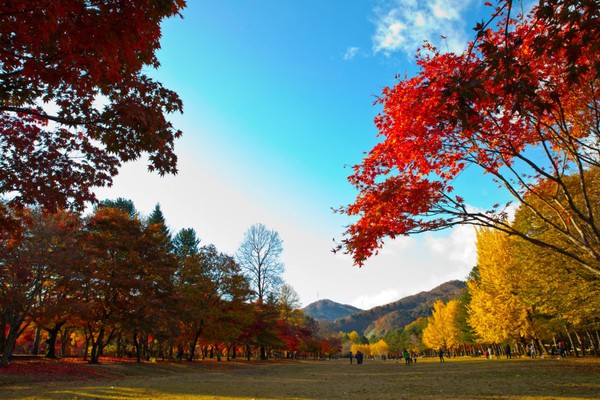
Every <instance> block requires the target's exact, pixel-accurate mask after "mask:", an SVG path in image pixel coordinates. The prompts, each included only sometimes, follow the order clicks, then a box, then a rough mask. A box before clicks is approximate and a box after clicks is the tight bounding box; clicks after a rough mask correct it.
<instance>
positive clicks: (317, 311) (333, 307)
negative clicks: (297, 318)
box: [302, 299, 363, 321]
mask: <svg viewBox="0 0 600 400" xmlns="http://www.w3.org/2000/svg"><path fill="white" fill-rule="evenodd" d="M361 311H363V310H361V309H360V308H356V307H353V306H351V305H348V304H340V303H336V302H335V301H332V300H329V299H324V300H319V301H315V302H314V303H310V304H309V305H307V306H306V307H304V308H303V309H302V312H303V313H304V314H306V315H309V316H311V317H313V318H315V319H325V320H330V321H333V320H335V319H338V318H344V317H347V316H349V315H352V314H355V313H357V312H361Z"/></svg>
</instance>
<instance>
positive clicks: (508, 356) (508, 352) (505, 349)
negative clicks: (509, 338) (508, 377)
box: [504, 344, 512, 359]
mask: <svg viewBox="0 0 600 400" xmlns="http://www.w3.org/2000/svg"><path fill="white" fill-rule="evenodd" d="M504 352H505V353H506V358H507V359H508V358H512V355H511V353H510V344H507V345H506V347H505V348H504Z"/></svg>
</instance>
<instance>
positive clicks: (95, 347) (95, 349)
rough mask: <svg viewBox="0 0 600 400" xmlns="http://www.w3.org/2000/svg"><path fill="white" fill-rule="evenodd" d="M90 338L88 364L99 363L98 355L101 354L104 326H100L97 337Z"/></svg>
mask: <svg viewBox="0 0 600 400" xmlns="http://www.w3.org/2000/svg"><path fill="white" fill-rule="evenodd" d="M91 340H92V353H91V354H90V361H89V363H90V364H100V356H101V355H102V349H103V340H104V328H100V332H99V333H98V337H97V338H96V339H94V337H93V336H92V337H91Z"/></svg>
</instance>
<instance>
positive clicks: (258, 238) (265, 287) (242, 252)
mask: <svg viewBox="0 0 600 400" xmlns="http://www.w3.org/2000/svg"><path fill="white" fill-rule="evenodd" d="M282 245H283V241H282V240H281V238H280V237H279V233H277V231H275V230H269V229H268V228H267V227H266V226H265V225H263V224H255V225H252V226H251V227H250V229H248V230H247V231H246V233H245V234H244V241H243V242H242V244H241V245H240V248H239V250H238V252H237V260H238V262H239V263H240V265H241V266H242V270H243V271H244V274H245V275H246V277H247V278H248V280H249V281H250V283H251V286H252V289H253V290H254V291H255V292H256V296H257V299H258V300H261V301H262V300H265V299H266V297H267V296H268V295H269V294H275V293H276V292H277V290H278V289H279V286H281V284H282V283H283V279H282V277H281V275H282V274H283V271H284V267H283V263H282V262H281V260H280V259H279V257H280V256H281V252H282V251H283V246H282Z"/></svg>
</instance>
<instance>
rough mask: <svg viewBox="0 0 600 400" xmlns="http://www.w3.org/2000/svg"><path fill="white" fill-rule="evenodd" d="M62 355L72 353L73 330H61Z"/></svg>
mask: <svg viewBox="0 0 600 400" xmlns="http://www.w3.org/2000/svg"><path fill="white" fill-rule="evenodd" d="M60 355H61V356H62V357H65V356H70V355H71V330H70V329H69V328H64V329H62V330H61V332H60Z"/></svg>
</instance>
